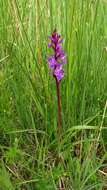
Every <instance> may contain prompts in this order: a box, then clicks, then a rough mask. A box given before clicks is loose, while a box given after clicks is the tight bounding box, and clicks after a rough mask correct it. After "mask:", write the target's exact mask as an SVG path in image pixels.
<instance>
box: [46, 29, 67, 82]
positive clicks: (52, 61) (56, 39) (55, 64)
mask: <svg viewBox="0 0 107 190" xmlns="http://www.w3.org/2000/svg"><path fill="white" fill-rule="evenodd" d="M49 39H50V42H49V43H48V47H49V48H52V50H53V54H51V55H50V56H49V57H48V59H47V62H48V66H49V68H50V69H52V70H53V76H54V77H55V78H56V79H57V80H58V82H59V81H60V80H61V79H62V78H63V76H64V70H63V69H62V66H63V65H64V64H66V56H65V53H64V51H63V47H62V42H63V38H61V36H60V34H58V33H57V31H56V30H54V32H53V33H52V34H51V36H49Z"/></svg>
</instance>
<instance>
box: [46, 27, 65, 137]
mask: <svg viewBox="0 0 107 190" xmlns="http://www.w3.org/2000/svg"><path fill="white" fill-rule="evenodd" d="M49 40H50V41H49V43H48V47H49V48H52V50H53V53H52V54H50V55H49V57H48V59H47V63H48V66H49V69H51V70H52V74H53V77H54V78H55V80H56V93H57V100H58V101H57V102H58V137H59V139H60V140H61V131H60V128H61V124H62V119H61V104H60V91H59V84H60V81H61V79H62V78H63V77H64V70H63V65H64V64H66V55H65V53H64V50H63V47H62V42H63V38H62V37H61V35H60V34H58V33H57V31H56V29H55V30H54V31H53V33H52V34H51V36H49Z"/></svg>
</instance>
